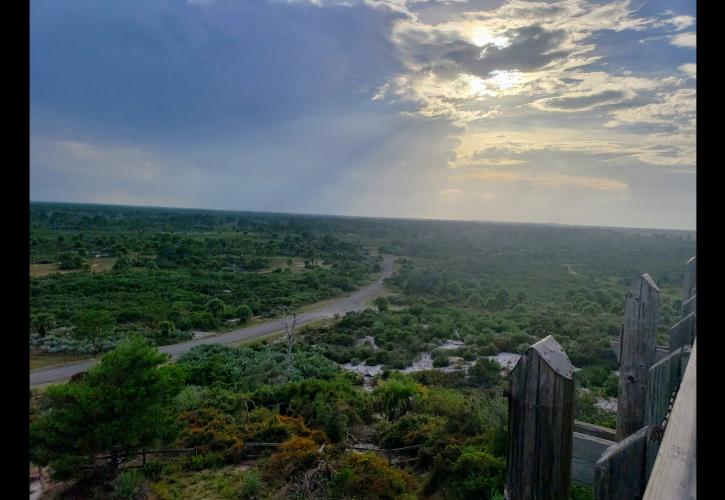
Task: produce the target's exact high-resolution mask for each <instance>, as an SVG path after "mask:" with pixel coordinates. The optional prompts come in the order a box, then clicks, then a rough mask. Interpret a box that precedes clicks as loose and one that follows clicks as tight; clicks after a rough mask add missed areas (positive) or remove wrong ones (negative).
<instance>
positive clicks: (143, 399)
mask: <svg viewBox="0 0 725 500" xmlns="http://www.w3.org/2000/svg"><path fill="white" fill-rule="evenodd" d="M167 360H168V355H166V354H162V353H159V352H158V351H157V350H156V349H154V348H153V347H151V346H149V345H148V344H146V343H145V342H144V341H143V340H142V339H141V338H140V337H137V336H134V337H130V338H129V339H128V340H126V341H124V342H122V343H120V344H119V345H118V347H116V348H115V349H114V350H112V351H110V352H109V353H107V354H106V355H104V356H103V358H102V359H101V362H100V363H99V364H98V365H97V366H95V367H93V368H91V369H90V370H89V371H88V372H87V374H86V375H85V377H83V378H82V379H81V380H80V381H79V382H75V383H68V384H62V385H55V386H52V387H50V388H49V389H48V391H47V399H48V408H47V409H46V410H45V411H43V412H42V413H41V414H40V415H39V416H38V417H37V418H36V419H35V420H34V421H33V422H32V423H31V424H30V455H31V460H32V461H33V462H34V463H37V464H40V465H51V467H52V468H53V470H54V471H55V473H56V475H57V476H58V477H73V476H78V475H79V474H81V473H82V471H83V469H82V468H81V467H80V466H81V465H82V464H88V463H89V461H91V460H92V456H93V455H95V454H97V453H108V451H109V450H111V449H112V448H113V447H116V446H117V447H120V448H121V449H122V450H131V449H136V448H138V447H141V446H150V445H152V444H155V443H156V442H158V441H162V442H163V441H168V440H169V439H171V438H172V437H173V436H174V434H175V432H176V430H177V429H176V426H175V425H174V419H173V415H172V413H171V404H172V402H173V399H174V397H175V396H176V395H177V394H178V393H179V391H180V390H181V387H182V384H183V372H182V371H181V369H180V368H179V367H178V366H175V365H163V363H165V362H166V361H167ZM162 365H163V366H162Z"/></svg>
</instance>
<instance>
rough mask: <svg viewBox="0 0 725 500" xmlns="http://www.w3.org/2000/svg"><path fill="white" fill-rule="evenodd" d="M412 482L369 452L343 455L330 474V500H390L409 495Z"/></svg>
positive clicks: (412, 487) (403, 472)
mask: <svg viewBox="0 0 725 500" xmlns="http://www.w3.org/2000/svg"><path fill="white" fill-rule="evenodd" d="M414 485H415V480H414V478H413V477H412V476H411V475H410V474H409V473H407V472H405V471H403V470H400V469H396V468H394V467H391V466H390V465H389V464H388V462H387V461H386V460H384V459H383V458H380V457H379V456H377V455H374V454H372V453H366V454H359V453H347V454H345V455H343V457H342V460H341V463H340V467H339V468H337V470H336V471H335V472H333V474H332V479H331V481H330V494H329V496H330V497H331V498H361V499H363V498H364V499H378V498H380V499H394V498H400V497H401V496H403V495H405V494H406V493H407V494H412V493H413V492H414V490H415V488H414Z"/></svg>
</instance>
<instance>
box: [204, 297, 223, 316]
mask: <svg viewBox="0 0 725 500" xmlns="http://www.w3.org/2000/svg"><path fill="white" fill-rule="evenodd" d="M224 307H225V304H224V302H223V301H222V300H221V299H211V300H210V301H209V302H207V304H206V310H207V311H209V312H210V313H211V314H212V316H214V317H215V318H216V317H217V316H218V315H219V313H221V312H222V311H223V310H224Z"/></svg>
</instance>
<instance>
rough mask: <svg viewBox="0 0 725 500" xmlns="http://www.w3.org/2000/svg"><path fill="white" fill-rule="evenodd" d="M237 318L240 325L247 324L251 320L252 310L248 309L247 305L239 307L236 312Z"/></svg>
mask: <svg viewBox="0 0 725 500" xmlns="http://www.w3.org/2000/svg"><path fill="white" fill-rule="evenodd" d="M237 317H238V318H239V324H240V325H244V324H246V323H249V320H251V319H252V309H250V307H249V306H248V305H241V306H239V310H238V311H237Z"/></svg>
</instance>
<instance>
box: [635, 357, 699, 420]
mask: <svg viewBox="0 0 725 500" xmlns="http://www.w3.org/2000/svg"><path fill="white" fill-rule="evenodd" d="M689 357H690V347H689V346H683V347H680V348H679V349H677V350H676V351H674V352H673V353H672V354H670V355H669V356H668V357H666V358H665V359H663V360H661V361H659V362H657V363H655V364H654V365H652V366H651V367H650V369H649V377H648V380H647V403H646V412H645V423H646V425H649V426H659V425H662V422H663V421H664V419H665V415H667V410H668V406H669V402H670V399H671V398H672V393H673V392H674V391H675V389H676V388H677V386H678V385H679V383H680V381H681V380H682V376H683V375H684V373H685V367H686V366H687V361H688V359H689Z"/></svg>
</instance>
